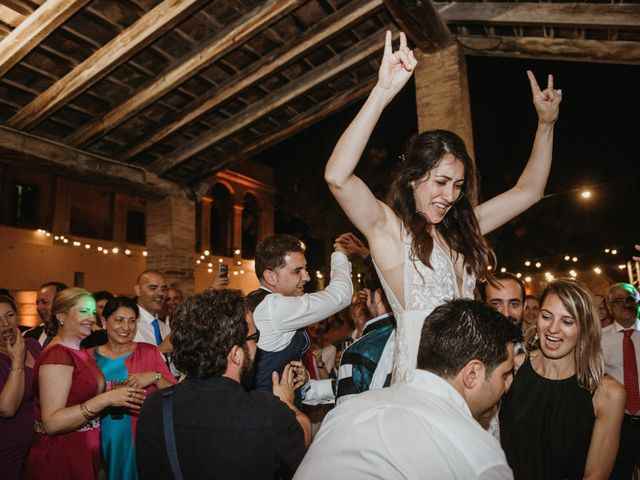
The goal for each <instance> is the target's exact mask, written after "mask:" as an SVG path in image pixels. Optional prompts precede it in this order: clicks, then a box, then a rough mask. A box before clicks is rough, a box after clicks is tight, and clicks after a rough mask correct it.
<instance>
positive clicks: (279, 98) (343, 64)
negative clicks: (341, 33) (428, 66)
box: [149, 28, 397, 175]
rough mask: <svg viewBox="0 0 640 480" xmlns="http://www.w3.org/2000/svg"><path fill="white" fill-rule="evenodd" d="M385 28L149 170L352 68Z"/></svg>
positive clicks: (375, 46)
mask: <svg viewBox="0 0 640 480" xmlns="http://www.w3.org/2000/svg"><path fill="white" fill-rule="evenodd" d="M385 30H386V28H383V29H381V30H379V31H378V32H376V33H374V34H372V35H370V36H369V37H367V38H366V39H364V40H362V41H360V42H359V43H356V44H355V45H353V46H352V47H350V48H349V49H347V50H345V51H344V52H341V53H340V54H339V55H337V56H335V57H333V58H331V59H330V60H328V61H327V62H325V63H324V64H323V65H322V66H320V67H318V68H315V69H313V70H310V71H309V72H307V73H306V74H304V75H303V76H301V77H300V78H298V79H296V80H294V81H293V82H291V83H289V84H288V85H285V86H284V87H282V88H280V89H278V90H276V91H275V92H273V93H272V94H270V95H268V96H266V97H265V98H263V99H262V100H260V101H259V102H256V103H255V104H253V105H251V106H250V107H249V108H247V109H245V110H243V111H242V112H240V113H239V114H237V115H235V116H234V117H232V118H230V119H229V120H226V121H225V122H223V123H222V124H220V125H218V127H217V128H216V129H215V130H214V131H207V132H205V133H203V134H201V135H199V136H198V137H196V138H195V139H193V140H191V141H190V142H188V143H186V144H184V145H182V146H181V147H179V148H177V149H176V150H175V151H173V152H172V153H171V154H169V155H167V156H165V157H163V158H161V159H158V160H156V161H155V162H153V163H152V164H151V165H150V166H149V170H151V171H152V172H155V173H158V175H162V174H163V173H166V172H167V171H168V170H170V169H171V168H173V167H175V166H177V165H179V164H180V163H182V162H184V161H185V160H187V159H189V158H191V157H193V156H194V155H197V154H199V153H200V152H202V151H203V150H205V149H207V148H209V147H210V146H212V145H214V144H215V143H217V142H219V141H221V140H223V139H224V138H226V137H228V136H230V135H232V134H234V133H236V132H238V131H239V130H241V129H243V128H244V127H246V126H248V125H250V124H251V123H253V122H255V121H256V120H258V119H259V118H261V117H263V116H265V115H267V114H268V113H269V112H272V111H274V110H275V109H277V108H279V107H281V106H283V105H285V104H287V103H288V102H290V101H291V100H293V99H294V98H296V97H299V96H300V95H303V94H305V93H306V92H308V91H310V90H311V89H313V88H315V87H317V86H318V85H321V84H322V83H323V82H325V81H327V80H328V79H330V78H332V77H334V76H336V75H338V74H340V73H342V72H344V71H347V70H349V69H350V68H353V67H354V66H356V65H358V64H359V63H360V62H362V61H364V60H366V59H367V58H369V57H371V56H372V55H374V54H375V53H377V52H379V51H380V50H381V49H382V47H383V41H382V39H383V38H384V37H383V35H384V31H385ZM396 36H397V35H396Z"/></svg>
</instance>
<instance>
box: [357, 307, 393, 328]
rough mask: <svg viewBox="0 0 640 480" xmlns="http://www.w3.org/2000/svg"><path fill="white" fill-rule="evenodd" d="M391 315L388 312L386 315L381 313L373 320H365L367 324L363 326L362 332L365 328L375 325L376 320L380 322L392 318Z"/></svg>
mask: <svg viewBox="0 0 640 480" xmlns="http://www.w3.org/2000/svg"><path fill="white" fill-rule="evenodd" d="M392 315H393V313H391V312H388V313H383V314H382V315H378V316H377V317H375V318H372V319H371V320H367V323H365V324H364V328H363V329H362V330H363V331H364V329H365V328H367V327H368V326H369V325H371V324H373V323H376V322H377V321H378V320H382V319H383V318H387V317H390V316H392Z"/></svg>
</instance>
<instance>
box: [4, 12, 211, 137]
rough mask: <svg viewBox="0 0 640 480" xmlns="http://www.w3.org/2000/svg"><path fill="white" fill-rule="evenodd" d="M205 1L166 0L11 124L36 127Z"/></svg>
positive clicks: (20, 113) (91, 57)
mask: <svg viewBox="0 0 640 480" xmlns="http://www.w3.org/2000/svg"><path fill="white" fill-rule="evenodd" d="M203 2H204V0H164V2H162V3H160V4H159V5H158V6H156V7H155V8H154V9H153V10H151V11H150V12H149V13H147V14H146V15H144V16H143V17H141V18H140V19H139V20H138V21H137V22H135V23H134V24H133V25H131V26H130V27H129V28H127V29H126V30H124V31H123V32H122V33H120V34H119V35H117V36H116V37H115V38H114V39H113V40H111V41H110V42H109V43H107V44H106V45H105V46H104V47H102V48H101V49H99V50H97V51H96V52H95V53H94V54H93V55H91V56H90V57H89V58H87V59H86V60H85V61H84V62H82V63H80V64H79V65H77V66H76V67H75V68H74V69H73V70H71V71H70V72H69V73H68V74H66V75H65V76H64V77H62V78H61V79H59V80H58V81H57V82H56V83H54V84H53V85H51V87H49V88H48V89H47V90H46V91H45V92H43V93H42V94H41V95H39V96H38V97H36V98H35V99H34V100H32V101H31V102H30V103H29V104H28V105H26V106H25V107H24V108H22V109H21V110H20V111H19V112H17V113H16V114H15V115H14V116H13V117H11V118H10V119H9V121H8V124H9V125H10V126H12V127H14V128H18V129H23V130H24V129H30V128H33V127H34V126H36V125H37V124H38V123H39V122H40V121H42V120H43V119H44V118H46V117H47V116H49V115H51V114H52V113H54V112H55V111H56V110H58V109H59V108H60V107H62V106H63V105H65V104H66V103H67V102H69V101H70V100H72V99H73V98H74V97H75V96H76V95H78V94H79V93H81V92H82V91H83V90H85V89H87V88H89V87H90V86H91V85H93V84H94V83H95V82H97V81H98V80H100V79H101V78H103V77H104V76H105V75H107V74H109V73H110V72H112V71H113V70H114V69H115V68H116V67H118V66H119V65H121V64H122V63H124V62H125V61H127V60H128V59H129V58H131V56H133V55H134V54H135V53H136V52H138V51H140V49H142V48H143V47H145V46H146V45H148V44H149V43H151V42H152V41H154V40H155V39H156V38H158V37H159V36H161V35H163V34H164V33H165V32H167V31H168V30H169V29H171V28H172V27H173V26H174V25H175V24H177V23H178V22H180V21H181V20H182V19H183V18H185V16H187V15H188V14H190V13H192V12H193V11H194V9H195V8H197V7H198V6H199V5H200V4H202V3H203Z"/></svg>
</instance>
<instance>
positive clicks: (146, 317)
mask: <svg viewBox="0 0 640 480" xmlns="http://www.w3.org/2000/svg"><path fill="white" fill-rule="evenodd" d="M138 310H140V319H141V320H143V321H144V322H145V323H151V322H153V321H154V320H156V317H155V316H154V315H152V314H151V312H149V311H147V310H145V309H144V308H143V307H141V306H140V304H138Z"/></svg>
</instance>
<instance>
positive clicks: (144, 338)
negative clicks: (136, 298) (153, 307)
mask: <svg viewBox="0 0 640 480" xmlns="http://www.w3.org/2000/svg"><path fill="white" fill-rule="evenodd" d="M138 308H139V309H140V316H139V317H138V330H137V331H136V336H135V337H134V338H133V341H134V342H142V343H150V344H151V345H158V344H157V343H156V334H155V332H154V330H153V325H151V322H153V321H154V320H157V319H156V317H154V316H153V315H152V314H151V313H149V312H148V311H146V310H145V309H144V308H142V307H141V306H140V305H138ZM158 325H159V326H160V335H161V336H162V338H163V339H164V338H165V337H166V336H167V335H169V333H171V329H170V328H169V325H167V324H166V323H164V322H161V321H160V320H158Z"/></svg>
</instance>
